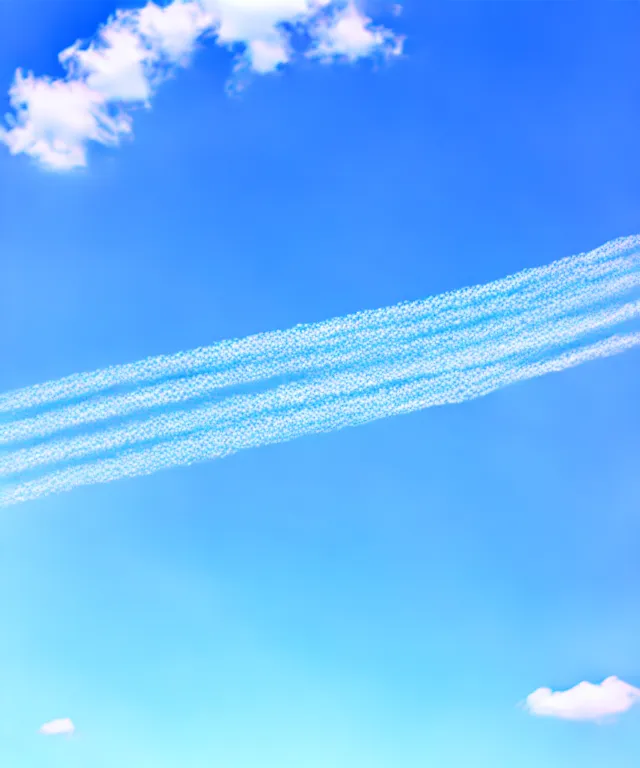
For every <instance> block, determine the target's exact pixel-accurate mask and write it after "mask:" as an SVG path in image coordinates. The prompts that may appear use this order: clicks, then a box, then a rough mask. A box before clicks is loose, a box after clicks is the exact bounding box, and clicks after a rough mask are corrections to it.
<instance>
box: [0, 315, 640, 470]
mask: <svg viewBox="0 0 640 768" xmlns="http://www.w3.org/2000/svg"><path fill="white" fill-rule="evenodd" d="M638 316H640V301H634V302H627V303H626V304H624V305H623V306H621V307H617V308H612V309H604V310H600V311H598V312H594V313H592V314H590V315H587V316H586V317H579V318H575V317H570V318H563V319H561V320H558V321H557V322H555V323H547V325H546V327H544V328H542V329H540V327H539V325H538V326H536V325H534V324H533V323H529V324H528V326H527V325H526V324H524V323H521V324H519V326H517V327H515V328H514V329H513V332H512V333H510V334H508V335H504V336H502V337H499V338H498V339H497V340H495V339H492V340H491V341H490V342H489V343H479V344H467V346H466V347H464V346H463V347H458V348H457V349H455V350H453V351H441V352H439V353H438V354H437V355H430V356H429V355H425V354H424V351H425V347H427V343H426V342H425V341H424V340H420V339H419V340H417V341H415V342H413V343H412V344H409V345H406V346H404V347H402V348H401V349H400V350H399V353H398V355H397V356H396V357H395V358H394V357H393V355H388V356H387V361H386V362H383V363H382V364H378V365H372V366H366V367H364V368H362V369H359V370H350V371H343V372H339V373H330V374H328V375H326V376H323V377H321V378H319V379H317V380H313V381H311V382H295V383H292V384H287V385H281V386H279V387H276V388H274V389H271V390H268V391H267V392H264V393H260V394H257V395H236V396H232V397H229V398H227V399H226V400H224V401H222V402H221V403H215V404H213V405H205V406H199V407H196V408H192V409H190V410H186V411H179V412H178V413H169V414H162V415H160V416H154V417H151V418H148V419H146V420H144V421H136V422H133V423H131V424H127V425H125V426H119V427H115V428H114V427H112V428H108V429H105V430H103V431H102V432H99V433H97V434H95V433H92V434H88V435H80V436H77V437H71V438H66V439H61V440H54V441H51V442H48V443H44V444H41V445H37V446H34V447H29V448H24V449H19V450H16V451H14V452H13V453H10V454H9V455H8V456H6V457H4V458H1V459H0V476H6V475H10V474H15V473H18V472H24V471H26V470H30V469H34V468H35V467H38V466H41V465H44V464H51V463H56V462H63V461H70V460H75V459H79V458H83V457H85V456H88V455H91V454H96V453H101V452H105V451H113V450H116V449H119V448H122V447H126V446H130V445H133V444H136V443H142V442H148V441H154V440H159V439H163V438H167V437H170V436H174V435H179V434H184V433H187V432H193V431H196V430H201V429H204V428H207V429H211V428H214V427H220V426H224V425H226V424H229V423H232V422H237V421H239V420H244V419H246V418H249V417H251V418H253V417H255V416H258V415H260V414H262V413H264V412H267V411H274V410H283V409H291V408H296V407H299V406H301V405H305V404H310V403H313V402H316V401H320V400H324V399H327V398H330V397H335V396H345V395H350V394H352V393H355V392H359V391H363V390H365V389H371V388H373V387H379V386H383V385H385V384H388V383H391V382H395V381H400V380H403V379H408V378H412V377H418V376H420V377H425V376H432V377H437V376H441V375H442V374H444V373H449V372H451V371H464V370H465V369H467V368H470V367H478V366H483V365H484V366H486V365H490V364H493V363H495V362H497V361H500V360H505V359H507V358H512V357H514V356H516V355H523V354H531V353H535V352H539V351H541V350H543V349H544V348H545V347H549V346H555V347H558V346H559V345H566V344H568V343H571V342H572V341H575V340H576V339H577V338H580V337H581V336H584V335H586V334H592V333H595V332H598V331H600V330H602V329H603V328H607V327H610V326H612V325H618V324H620V323H623V322H626V321H629V320H632V319H633V318H635V317H638ZM527 329H528V332H526V331H527Z"/></svg>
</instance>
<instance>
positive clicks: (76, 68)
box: [59, 17, 157, 103]
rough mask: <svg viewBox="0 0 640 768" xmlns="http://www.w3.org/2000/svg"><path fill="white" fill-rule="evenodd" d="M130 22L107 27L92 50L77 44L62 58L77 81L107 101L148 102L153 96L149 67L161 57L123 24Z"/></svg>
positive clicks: (116, 21)
mask: <svg viewBox="0 0 640 768" xmlns="http://www.w3.org/2000/svg"><path fill="white" fill-rule="evenodd" d="M126 19H127V17H124V18H123V19H120V18H116V19H115V20H114V21H113V22H112V23H110V24H107V25H106V26H105V27H104V28H103V29H102V30H101V31H100V34H99V36H98V39H97V40H96V41H95V42H94V43H91V44H90V45H89V47H88V48H82V47H81V43H76V44H75V45H73V46H72V47H71V48H68V49H67V50H66V51H63V52H62V53H61V54H60V57H59V58H60V61H61V62H62V64H64V65H65V66H66V67H67V69H68V70H69V72H70V73H72V75H73V78H74V79H75V80H80V81H82V82H85V83H86V84H87V86H88V87H89V88H91V90H93V91H96V92H97V93H100V94H101V95H102V96H103V97H104V98H105V99H106V100H108V101H119V102H125V103H126V102H146V101H147V100H148V99H149V97H150V96H151V83H150V82H149V78H148V76H147V70H146V67H147V66H148V65H149V64H151V63H152V62H153V61H154V60H155V59H156V58H157V56H156V53H155V51H154V50H153V49H149V48H147V47H146V46H145V44H144V42H143V40H142V38H141V37H140V35H138V34H137V33H136V30H135V29H130V28H128V27H127V25H126V23H123V22H125V20H126Z"/></svg>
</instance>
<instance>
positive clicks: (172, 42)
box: [0, 0, 403, 171]
mask: <svg viewBox="0 0 640 768" xmlns="http://www.w3.org/2000/svg"><path fill="white" fill-rule="evenodd" d="M296 33H303V34H302V35H300V34H298V35H297V37H298V38H300V37H301V36H304V37H305V39H306V40H307V45H306V50H305V51H303V52H301V53H302V54H304V55H306V56H308V57H312V58H317V59H319V60H321V61H324V62H331V61H335V60H345V61H350V62H354V61H357V60H358V59H363V58H371V57H381V58H390V57H393V56H397V55H399V54H400V53H401V51H402V43H403V40H402V38H401V37H400V36H398V35H396V34H394V33H393V32H392V31H391V30H389V29H386V28H384V27H382V26H379V25H375V24H374V23H373V21H372V19H370V18H369V17H367V16H366V15H365V14H364V13H363V12H362V11H360V10H358V8H357V7H356V5H355V3H354V2H353V1H352V0H348V1H345V0H172V2H169V3H168V4H166V5H162V6H161V5H157V4H155V3H153V2H148V3H147V4H146V5H145V6H144V7H142V8H138V9H133V10H126V11H123V10H121V11H117V12H116V13H115V14H114V15H113V17H112V18H111V19H109V20H108V21H107V22H106V23H105V24H103V25H102V26H101V27H100V28H99V29H98V30H97V32H96V34H95V36H94V37H93V38H92V39H91V40H88V41H77V42H76V43H74V44H73V45H71V46H70V47H69V48H67V49H65V50H64V51H62V52H61V53H60V54H59V56H58V58H59V61H60V64H61V66H62V67H63V69H64V70H65V76H64V77H62V78H52V77H47V76H36V75H34V74H33V73H27V74H25V73H23V72H22V71H21V70H18V71H17V72H16V75H15V78H14V82H13V84H12V86H11V88H10V90H9V98H10V102H11V106H12V108H13V114H12V115H10V116H9V117H8V121H7V126H6V127H5V128H0V139H1V140H2V141H3V142H4V143H5V144H6V146H7V147H8V149H9V151H10V152H11V153H12V154H14V155H15V154H26V155H29V156H31V157H32V158H34V159H35V160H36V161H37V162H38V163H39V164H40V165H41V166H43V167H45V168H48V169H52V170H59V171H64V170H71V169H73V168H79V167H83V166H86V164H87V153H88V148H89V146H90V145H91V144H101V145H104V146H116V145H117V144H119V143H120V141H121V140H122V139H123V138H125V137H130V136H131V135H132V132H133V127H132V125H133V120H132V119H133V113H134V111H135V109H136V108H141V107H149V105H150V102H151V99H152V97H153V95H154V93H155V91H156V90H157V88H158V87H159V86H160V85H161V84H162V82H164V81H165V80H166V79H167V78H169V77H172V76H174V75H175V74H176V73H177V71H178V70H179V69H180V68H183V67H186V66H188V65H189V64H190V62H191V59H192V56H193V53H194V51H195V50H196V48H197V47H198V45H199V44H201V43H202V42H204V41H205V40H212V41H214V42H215V43H216V44H217V45H219V46H223V47H225V48H227V49H229V50H230V51H231V52H232V54H233V60H234V64H233V75H232V78H231V80H230V83H229V87H230V88H231V90H239V89H240V88H242V87H243V86H244V84H245V83H246V80H247V77H248V76H252V75H257V74H268V73H270V72H274V71H275V70H277V69H279V68H281V67H282V66H284V65H286V64H288V63H290V62H291V61H292V60H293V59H294V58H295V56H296V54H295V53H294V45H293V37H294V35H296Z"/></svg>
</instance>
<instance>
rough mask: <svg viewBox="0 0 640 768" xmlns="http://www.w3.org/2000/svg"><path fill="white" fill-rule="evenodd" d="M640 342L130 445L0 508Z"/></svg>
mask: <svg viewBox="0 0 640 768" xmlns="http://www.w3.org/2000/svg"><path fill="white" fill-rule="evenodd" d="M638 345H640V333H630V334H626V335H615V336H612V337H609V338H608V339H604V340H602V341H599V342H596V343H595V344H591V345H588V346H586V347H583V348H582V349H578V350H571V351H568V352H564V353H562V354H560V355H556V356H555V357H552V358H549V359H546V360H542V361H536V362H532V363H529V362H526V360H525V359H521V360H520V361H519V362H516V363H513V362H511V363H498V364H495V365H492V366H485V367H484V368H482V367H480V368H478V369H476V370H472V371H469V372H465V373H463V374H455V373H454V374H449V375H445V376H442V377H440V378H439V384H438V385H435V386H434V383H433V382H432V381H430V380H428V379H427V380H421V379H419V380H416V381H412V382H408V383H403V384H399V385H392V386H389V387H385V388H383V389H381V390H379V391H377V392H374V393H370V394H369V393H368V394H364V395H357V396H354V397H350V398H349V397H348V398H346V399H345V400H344V401H339V402H337V403H336V402H332V403H329V404H324V405H320V406H310V407H305V408H302V409H300V410H298V411H293V412H291V413H287V414H284V415H271V414H269V415H265V416H261V417H260V418H258V419H255V420H247V422H246V423H245V424H242V425H240V426H231V427H230V428H228V429H226V430H208V431H204V432H201V433H196V434H195V435H191V436H189V437H185V438H180V439H173V440H169V441H167V442H164V443H160V444H158V445H155V446H153V447H150V448H143V449H141V450H129V451H127V452H125V453H123V454H122V455H120V456H117V457H115V458H109V459H102V460H99V461H95V462H91V463H86V464H81V465H79V466H76V467H71V468H67V469H63V470H58V471H56V472H52V473H50V474H48V475H45V476H44V477H41V478H38V479H36V480H27V481H25V482H22V483H18V484H16V485H14V486H12V487H7V488H5V489H2V490H0V506H8V505H12V504H17V503H20V502H24V501H29V500H32V499H35V498H38V497H40V496H46V495H48V494H51V493H59V492H62V491H69V490H72V489H73V488H75V487H77V486H81V485H88V484H95V483H108V482H112V481H114V480H118V479H122V478H126V477H135V476H140V475H148V474H152V473H154V472H157V471H159V470H162V469H168V468H170V467H176V466H180V465H184V464H192V463H194V462H201V461H205V460H211V459H214V458H222V457H225V456H228V455H230V454H232V453H236V452H238V451H240V450H243V449H246V448H253V447H259V446H264V445H268V444H271V443H277V442H284V441H289V440H293V439H295V438H297V437H301V436H302V435H308V434H313V433H320V432H329V431H333V430H336V429H342V428H344V427H348V426H356V425H358V424H363V423H366V422H369V421H372V420H374V419H379V418H383V417H388V416H392V415H399V414H402V413H409V412H411V411H416V410H420V409H424V408H428V407H433V406H436V405H444V404H451V403H459V402H463V401H465V400H470V399H475V398H478V397H482V396H484V395H487V394H489V393H490V392H493V391H495V390H496V389H499V388H501V387H504V386H507V385H509V384H513V383H516V382H518V381H523V380H526V379H530V378H534V377H538V376H543V375H545V374H547V373H552V372H558V371H562V370H565V369H568V368H571V367H574V366H576V365H580V364H582V363H584V362H587V361H589V360H594V359H597V358H602V357H608V356H611V355H615V354H619V353H620V352H623V351H626V350H628V349H631V348H633V347H636V346H638Z"/></svg>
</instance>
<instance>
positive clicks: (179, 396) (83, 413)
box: [0, 269, 640, 474]
mask: <svg viewBox="0 0 640 768" xmlns="http://www.w3.org/2000/svg"><path fill="white" fill-rule="evenodd" d="M638 286H640V270H637V269H636V271H635V272H631V273H628V274H623V275H622V276H621V277H617V278H615V279H613V280H608V281H604V282H602V283H593V282H591V283H587V284H586V285H581V286H579V287H578V288H576V289H573V290H571V289H569V288H568V289H567V292H566V294H561V295H559V296H556V297H548V296H545V295H543V296H541V297H539V300H538V304H537V305H534V306H533V307H532V308H531V309H530V310H529V311H528V312H520V314H517V315H514V314H506V315H502V316H498V317H497V318H495V316H494V318H495V319H493V318H492V319H490V320H488V321H484V322H478V323H477V324H475V325H472V326H471V327H466V328H464V329H463V330H460V331H450V332H449V333H445V332H443V331H440V330H438V331H437V333H435V334H431V335H429V334H430V331H431V330H432V328H433V325H432V324H430V323H429V322H427V323H425V322H424V321H419V322H417V323H414V324H411V325H410V326H400V327H395V326H390V327H388V328H386V329H382V330H383V331H385V332H384V333H382V331H373V332H369V331H362V332H360V333H353V334H351V335H350V336H349V337H347V338H345V339H343V340H342V344H341V345H340V346H339V347H338V348H336V347H331V349H329V350H328V351H325V350H322V351H319V352H315V351H314V352H312V353H310V354H308V355H307V356H306V357H305V358H302V360H300V358H298V359H297V360H298V361H299V362H296V359H292V360H291V361H290V362H289V363H288V366H289V367H288V369H287V371H286V372H287V373H294V372H299V369H300V368H301V367H302V366H307V370H309V369H311V368H313V369H318V370H320V371H321V372H322V373H323V374H325V373H326V372H327V371H336V370H339V369H344V368H346V367H348V366H352V367H353V366H363V365H373V364H375V363H376V362H378V361H379V360H380V359H381V358H386V357H389V356H390V355H391V354H394V353H396V354H399V353H400V352H401V351H402V350H403V349H405V348H407V347H408V346H409V345H411V344H415V343H416V342H417V344H418V346H419V347H420V349H421V350H422V352H423V354H426V353H428V352H430V353H431V354H438V355H441V354H443V352H444V351H446V350H449V349H460V348H464V347H465V346H468V345H469V344H473V343H478V342H480V341H483V340H485V339H491V338H499V337H501V336H505V335H507V334H509V333H519V332H521V331H522V329H527V328H530V327H532V326H535V325H536V324H538V323H542V322H549V321H550V320H552V319H554V318H555V317H558V316H560V315H561V314H563V313H568V312H570V311H576V310H578V309H580V308H584V307H585V306H593V305H594V304H597V303H598V302H602V301H605V300H613V299H614V298H615V297H616V296H618V295H620V294H623V293H624V292H627V291H629V290H631V289H633V288H635V287H638ZM540 299H543V301H540ZM458 319H459V318H458ZM450 325H451V323H450ZM278 364H279V363H278V362H277V361H276V363H275V365H278ZM268 365H269V363H268V362H266V363H264V364H263V368H262V369H261V375H260V378H262V379H266V378H268V374H266V373H265V370H264V369H265V367H268ZM272 370H273V369H269V372H271V371H272ZM244 375H246V368H243V367H242V366H240V371H239V373H238V371H237V369H230V370H228V371H224V372H219V373H213V374H200V375H196V376H194V377H191V378H183V379H178V380H169V381H168V382H164V383H160V384H156V385H153V386H151V387H146V388H141V389H139V390H135V391H133V392H131V393H127V394H124V395H115V396H111V397H102V398H97V399H94V400H92V401H88V402H84V403H80V404H75V405H72V406H67V407H64V408H61V409H59V410H53V411H48V412H44V413H41V414H39V415H37V416H34V417H28V418H26V419H22V420H18V421H15V422H13V423H8V424H6V425H5V426H2V427H0V445H2V444H7V443H10V442H14V441H18V440H30V439H34V438H39V437H44V436H47V435H49V434H52V433H55V432H59V431H62V430H65V429H70V428H73V427H77V426H80V425H85V424H89V423H91V422H95V421H100V420H107V419H110V418H116V417H117V418H122V417H124V416H127V415H128V414H131V413H134V412H136V411H139V410H142V409H144V408H154V407H155V408H159V407H166V406H168V405H172V404H176V403H181V402H184V401H186V400H190V399H196V398H202V397H204V396H206V395H209V394H211V393H212V392H214V391H215V390H217V389H220V386H221V380H222V381H224V383H225V384H226V385H227V386H229V385H230V384H233V383H246V382H245V380H244V378H243V376H244ZM256 375H258V374H256ZM253 380H259V379H253ZM1 467H2V462H1V461H0V468H1ZM1 473H2V472H1V469H0V474H1Z"/></svg>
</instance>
